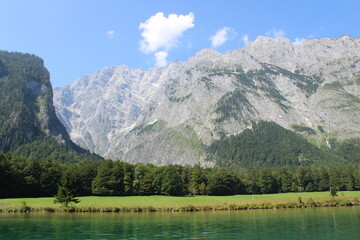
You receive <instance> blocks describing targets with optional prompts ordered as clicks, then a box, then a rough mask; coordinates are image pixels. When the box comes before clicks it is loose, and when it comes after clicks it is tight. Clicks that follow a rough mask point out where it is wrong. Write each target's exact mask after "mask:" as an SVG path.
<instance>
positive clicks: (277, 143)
mask: <svg viewBox="0 0 360 240" xmlns="http://www.w3.org/2000/svg"><path fill="white" fill-rule="evenodd" d="M207 152H208V158H209V159H214V160H215V161H216V162H217V164H218V165H219V166H230V165H231V164H237V165H240V166H243V167H250V166H285V165H294V166H298V165H309V164H314V163H323V162H326V161H327V162H329V163H330V162H334V161H335V160H336V159H337V158H336V157H334V156H332V155H331V154H328V153H324V152H323V151H321V150H320V149H318V148H317V147H316V146H314V145H312V144H310V143H309V142H308V141H306V140H305V139H304V138H303V137H302V136H300V135H298V134H296V133H294V132H292V131H290V130H286V129H284V128H282V127H281V126H279V125H277V124H276V123H273V122H264V121H261V122H259V123H255V122H253V123H252V129H246V130H244V131H243V132H242V133H241V134H239V135H237V136H230V137H224V138H222V139H220V140H218V141H214V142H213V143H212V144H211V145H210V146H209V147H208V149H207ZM331 157H334V159H331Z"/></svg>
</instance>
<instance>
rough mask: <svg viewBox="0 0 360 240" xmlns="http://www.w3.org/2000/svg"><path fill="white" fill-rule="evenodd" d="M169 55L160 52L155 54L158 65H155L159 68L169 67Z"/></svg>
mask: <svg viewBox="0 0 360 240" xmlns="http://www.w3.org/2000/svg"><path fill="white" fill-rule="evenodd" d="M167 56H168V53H167V52H165V51H159V52H156V53H155V58H156V63H155V65H156V66H157V67H165V66H166V65H167V60H166V58H167Z"/></svg>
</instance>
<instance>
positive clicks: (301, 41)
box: [293, 37, 305, 46]
mask: <svg viewBox="0 0 360 240" xmlns="http://www.w3.org/2000/svg"><path fill="white" fill-rule="evenodd" d="M304 40H305V39H304V38H298V37H297V38H295V41H294V42H293V44H294V45H295V46H300V45H301V44H302V43H303V41H304Z"/></svg>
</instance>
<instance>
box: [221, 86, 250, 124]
mask: <svg viewBox="0 0 360 240" xmlns="http://www.w3.org/2000/svg"><path fill="white" fill-rule="evenodd" d="M215 111H216V113H218V114H219V115H220V117H219V118H217V119H216V122H218V123H221V122H223V121H225V120H230V119H231V118H234V119H237V120H240V119H242V118H243V116H244V113H245V112H246V111H247V112H252V111H253V109H252V107H251V104H250V102H249V101H248V100H247V98H246V96H245V94H244V93H243V92H242V91H241V90H235V91H233V92H229V93H226V94H225V95H224V96H222V97H221V99H220V100H219V102H218V106H217V108H216V109H215Z"/></svg>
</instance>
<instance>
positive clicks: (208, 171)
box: [0, 154, 360, 206]
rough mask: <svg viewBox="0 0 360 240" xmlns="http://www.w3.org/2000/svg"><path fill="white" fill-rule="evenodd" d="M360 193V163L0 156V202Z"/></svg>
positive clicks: (64, 201)
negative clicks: (208, 164) (225, 163)
mask: <svg viewBox="0 0 360 240" xmlns="http://www.w3.org/2000/svg"><path fill="white" fill-rule="evenodd" d="M330 187H331V188H334V189H336V190H337V191H343V190H360V165H359V164H348V165H338V166H328V167H326V166H314V165H311V166H300V167H288V166H287V167H271V168H270V167H260V168H259V167H255V168H250V169H245V168H239V167H237V166H236V165H233V166H232V167H231V168H201V167H200V166H194V167H190V166H180V165H168V166H160V167H157V166H153V165H151V164H146V165H144V164H136V165H133V164H130V163H124V162H121V161H115V162H114V161H110V160H106V161H101V162H82V163H75V164H74V163H57V162H50V161H39V160H33V159H25V158H21V157H18V156H11V155H9V154H6V155H4V154H0V194H1V195H0V198H8V197H46V196H47V197H51V196H54V195H56V197H57V198H58V201H59V202H60V203H63V204H64V205H65V206H66V204H69V203H70V202H72V200H74V201H75V202H76V197H77V196H86V195H103V196H109V195H111V196H123V195H169V196H183V195H189V194H200V195H201V194H211V195H230V194H260V193H277V192H299V191H306V192H311V191H329V190H330Z"/></svg>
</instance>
